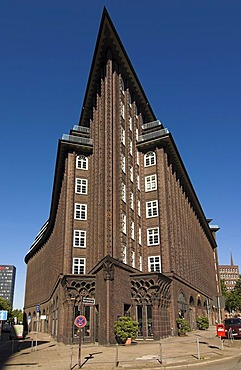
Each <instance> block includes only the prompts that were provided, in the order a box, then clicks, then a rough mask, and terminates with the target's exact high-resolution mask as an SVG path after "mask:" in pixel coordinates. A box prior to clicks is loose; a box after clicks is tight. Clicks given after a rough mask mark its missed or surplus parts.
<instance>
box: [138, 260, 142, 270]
mask: <svg viewBox="0 0 241 370" xmlns="http://www.w3.org/2000/svg"><path fill="white" fill-rule="evenodd" d="M139 264H140V270H141V271H142V256H140V260H139Z"/></svg>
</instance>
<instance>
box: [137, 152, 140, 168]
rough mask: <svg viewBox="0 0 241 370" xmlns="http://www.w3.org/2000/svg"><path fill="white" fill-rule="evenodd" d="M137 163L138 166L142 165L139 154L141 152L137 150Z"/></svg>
mask: <svg viewBox="0 0 241 370" xmlns="http://www.w3.org/2000/svg"><path fill="white" fill-rule="evenodd" d="M136 164H137V166H139V165H140V154H139V152H136Z"/></svg>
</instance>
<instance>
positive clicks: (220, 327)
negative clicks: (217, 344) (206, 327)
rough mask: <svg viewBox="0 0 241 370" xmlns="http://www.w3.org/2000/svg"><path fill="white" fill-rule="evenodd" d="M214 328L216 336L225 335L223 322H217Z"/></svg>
mask: <svg viewBox="0 0 241 370" xmlns="http://www.w3.org/2000/svg"><path fill="white" fill-rule="evenodd" d="M216 330H217V336H218V337H226V333H225V326H224V324H217V325H216Z"/></svg>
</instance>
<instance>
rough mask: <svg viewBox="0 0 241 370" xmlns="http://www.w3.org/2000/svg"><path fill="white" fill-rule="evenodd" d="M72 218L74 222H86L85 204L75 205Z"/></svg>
mask: <svg viewBox="0 0 241 370" xmlns="http://www.w3.org/2000/svg"><path fill="white" fill-rule="evenodd" d="M74 218H75V220H87V204H80V203H75V205H74Z"/></svg>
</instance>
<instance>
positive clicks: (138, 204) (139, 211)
mask: <svg viewBox="0 0 241 370" xmlns="http://www.w3.org/2000/svg"><path fill="white" fill-rule="evenodd" d="M137 208H138V216H141V201H140V200H139V199H138V202H137Z"/></svg>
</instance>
